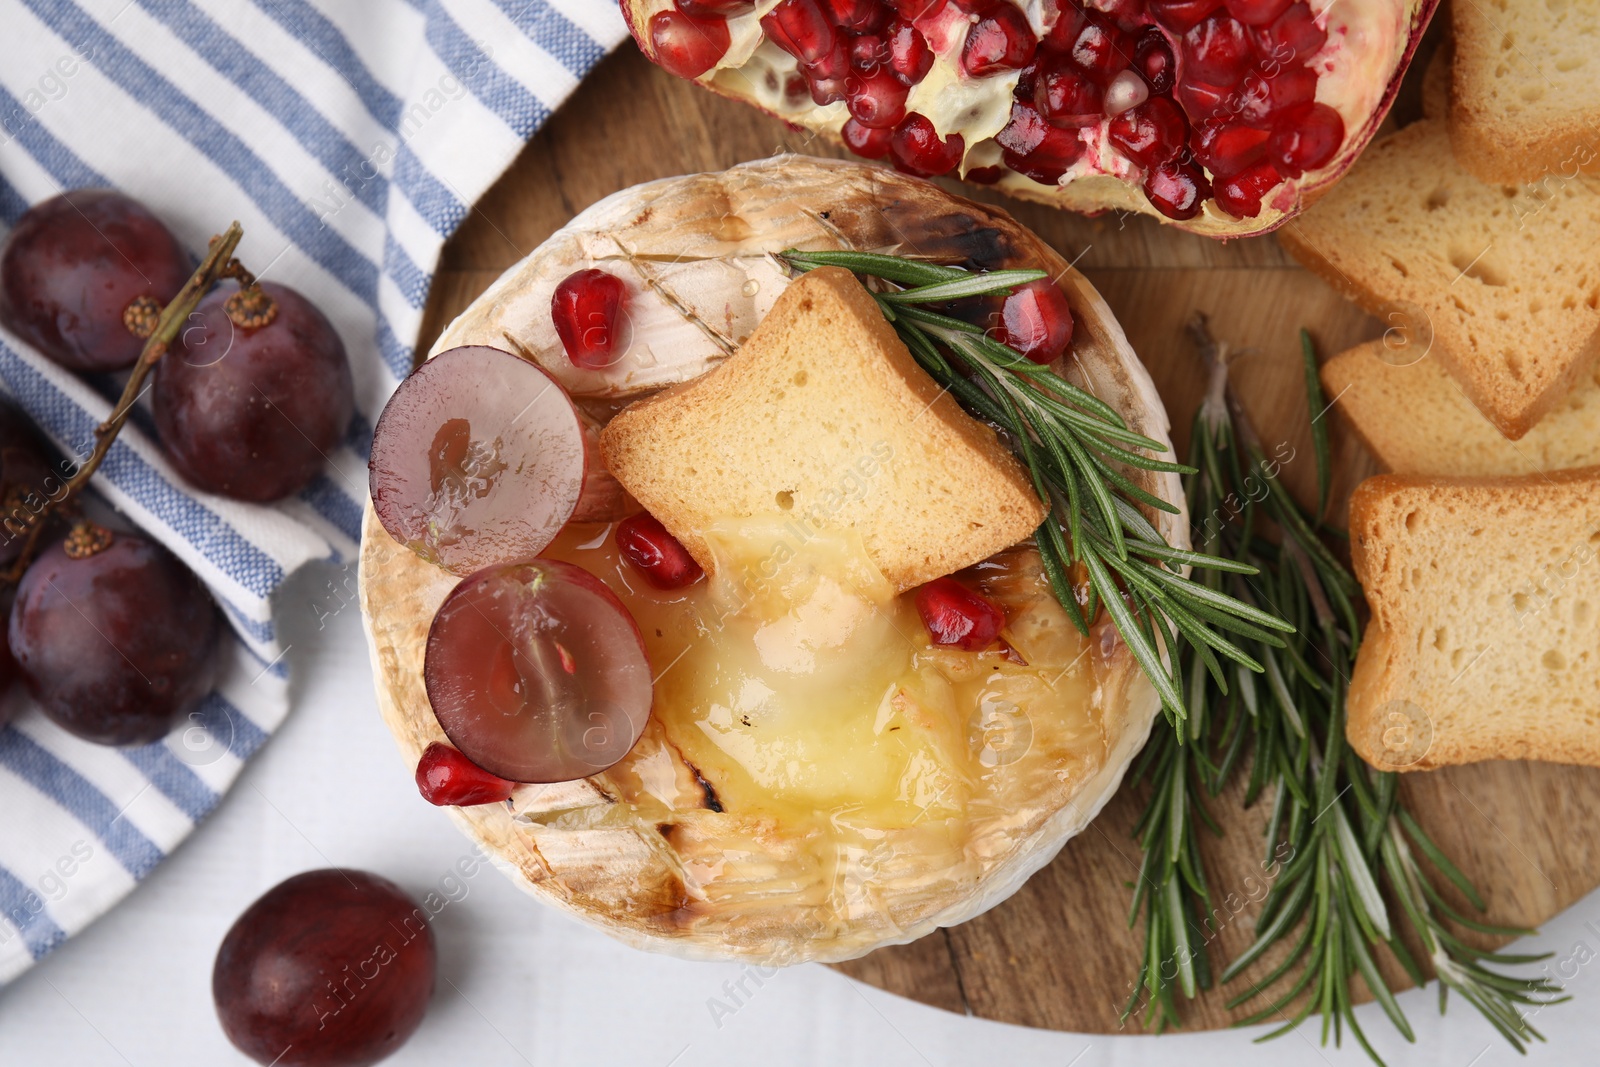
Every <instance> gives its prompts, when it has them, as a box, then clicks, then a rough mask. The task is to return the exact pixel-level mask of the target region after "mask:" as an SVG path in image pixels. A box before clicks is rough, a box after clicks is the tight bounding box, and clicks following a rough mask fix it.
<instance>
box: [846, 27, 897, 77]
mask: <svg viewBox="0 0 1600 1067" xmlns="http://www.w3.org/2000/svg"><path fill="white" fill-rule="evenodd" d="M888 62H889V42H888V41H886V40H884V39H883V38H882V37H879V36H878V35H877V34H875V33H863V34H862V35H861V36H860V37H857V38H856V39H855V40H853V41H851V42H850V65H851V66H852V67H854V68H855V69H856V70H859V71H861V72H862V73H863V74H871V73H872V72H873V71H875V70H877V69H878V68H879V67H882V66H884V65H885V64H887V63H888Z"/></svg>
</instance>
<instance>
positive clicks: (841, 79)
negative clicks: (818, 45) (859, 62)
mask: <svg viewBox="0 0 1600 1067" xmlns="http://www.w3.org/2000/svg"><path fill="white" fill-rule="evenodd" d="M800 73H802V74H804V75H805V76H806V85H807V86H809V87H810V89H811V99H812V100H814V101H816V103H817V106H818V107H826V106H827V105H829V104H832V103H834V102H835V101H838V100H843V99H844V95H845V87H846V85H847V84H848V82H849V78H850V57H849V56H847V55H846V54H845V50H844V45H843V43H839V42H835V44H834V46H833V48H832V49H831V50H830V51H829V52H828V53H827V54H825V55H824V56H823V57H822V58H821V59H819V60H817V61H816V62H815V63H802V64H800Z"/></svg>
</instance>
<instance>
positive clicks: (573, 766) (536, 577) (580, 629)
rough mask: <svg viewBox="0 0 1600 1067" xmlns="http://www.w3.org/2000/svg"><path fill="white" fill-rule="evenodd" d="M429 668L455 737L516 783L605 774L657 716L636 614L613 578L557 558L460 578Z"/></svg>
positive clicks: (434, 639) (480, 761)
mask: <svg viewBox="0 0 1600 1067" xmlns="http://www.w3.org/2000/svg"><path fill="white" fill-rule="evenodd" d="M423 677H424V680H425V681H426V683H427V687H428V700H429V702H430V703H431V704H432V705H433V714H434V716H435V717H436V718H437V719H438V720H439V725H440V726H441V727H443V728H444V732H445V735H446V736H447V737H449V738H450V743H451V744H453V745H455V746H456V748H458V749H460V750H461V753H462V755H464V756H466V757H467V759H469V760H471V761H472V762H473V763H475V764H477V765H478V766H479V767H481V768H483V769H484V770H486V771H488V772H489V773H490V774H494V775H498V776H499V777H501V778H505V779H508V780H510V781H513V782H567V781H572V780H574V779H577V778H585V777H588V776H589V775H591V774H598V773H599V772H601V771H603V770H605V769H606V768H607V767H610V766H611V765H612V764H614V763H616V762H617V761H618V760H620V759H622V757H623V756H626V755H627V754H628V750H629V749H631V748H632V747H633V746H634V743H635V742H636V741H638V740H639V735H640V734H641V733H643V732H644V727H645V723H646V722H647V721H648V720H649V718H650V702H651V678H650V664H649V662H648V661H647V660H646V658H645V651H644V643H643V641H642V640H641V639H640V637H639V630H638V627H637V626H635V625H634V621H633V616H631V615H630V614H628V609H627V608H625V607H623V606H622V602H621V601H620V600H618V599H617V597H616V594H615V593H613V592H611V590H610V589H608V588H607V587H606V585H605V583H604V582H602V581H600V579H598V578H596V577H595V576H594V575H592V574H590V573H589V572H588V571H586V570H584V569H583V568H582V567H579V566H577V565H575V564H571V563H565V562H562V561H559V560H549V559H536V560H529V561H526V562H523V563H513V564H508V565H505V566H500V567H491V568H489V569H486V570H483V571H480V572H478V573H477V574H474V575H472V576H470V577H468V578H466V579H463V580H462V581H461V582H460V584H458V585H457V586H456V587H455V589H454V590H452V591H451V593H450V595H449V596H448V597H446V598H445V602H444V604H443V605H441V606H440V608H439V612H438V614H437V615H435V616H434V619H433V626H432V628H431V629H430V630H429V632H428V648H427V655H426V658H425V660H424V663H423Z"/></svg>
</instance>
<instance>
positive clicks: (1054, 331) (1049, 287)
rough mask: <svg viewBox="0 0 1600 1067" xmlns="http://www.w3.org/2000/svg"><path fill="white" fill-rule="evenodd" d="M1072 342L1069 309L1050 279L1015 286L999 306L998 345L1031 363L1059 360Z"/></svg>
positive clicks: (1064, 298) (1065, 299) (1058, 289)
mask: <svg viewBox="0 0 1600 1067" xmlns="http://www.w3.org/2000/svg"><path fill="white" fill-rule="evenodd" d="M1071 340H1072V308H1071V307H1070V306H1069V305H1068V304H1067V298H1066V296H1065V295H1063V294H1062V292H1061V289H1060V288H1059V287H1058V286H1057V285H1056V284H1055V283H1054V282H1052V281H1051V280H1050V279H1048V278H1041V279H1039V280H1038V281H1036V282H1028V283H1027V284H1026V285H1019V286H1017V287H1016V288H1015V289H1013V290H1012V292H1011V295H1010V296H1008V297H1006V301H1005V303H1004V304H1002V305H1001V307H1000V342H1001V343H1002V344H1006V345H1010V346H1011V347H1012V348H1014V349H1016V350H1017V351H1018V352H1021V353H1022V354H1023V355H1025V356H1027V357H1028V358H1029V359H1031V360H1033V361H1034V362H1035V363H1050V362H1053V361H1054V360H1056V359H1059V358H1060V357H1061V353H1063V352H1065V351H1066V350H1067V343H1068V342H1070V341H1071Z"/></svg>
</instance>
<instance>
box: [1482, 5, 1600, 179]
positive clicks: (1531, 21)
mask: <svg viewBox="0 0 1600 1067" xmlns="http://www.w3.org/2000/svg"><path fill="white" fill-rule="evenodd" d="M1451 21H1452V28H1453V29H1454V30H1455V57H1454V62H1453V66H1452V70H1451V99H1452V107H1451V112H1450V117H1451V131H1450V132H1451V137H1452V139H1453V140H1454V142H1455V146H1456V153H1457V155H1459V156H1460V157H1461V159H1462V161H1463V162H1464V163H1465V164H1466V166H1467V169H1469V170H1471V171H1472V172H1473V173H1474V174H1476V175H1478V176H1479V177H1481V178H1483V180H1485V181H1489V182H1502V181H1509V182H1532V181H1538V180H1539V179H1541V178H1543V177H1545V176H1546V175H1548V174H1569V175H1570V174H1572V173H1576V172H1577V171H1578V170H1579V169H1582V168H1587V169H1590V170H1593V169H1595V167H1596V164H1597V163H1600V4H1597V3H1595V2H1594V0H1464V2H1462V3H1458V4H1453V5H1451Z"/></svg>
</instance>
